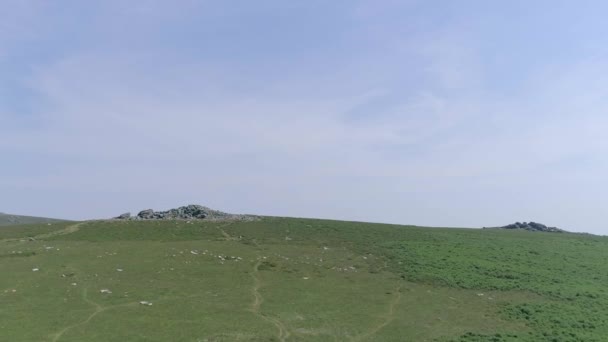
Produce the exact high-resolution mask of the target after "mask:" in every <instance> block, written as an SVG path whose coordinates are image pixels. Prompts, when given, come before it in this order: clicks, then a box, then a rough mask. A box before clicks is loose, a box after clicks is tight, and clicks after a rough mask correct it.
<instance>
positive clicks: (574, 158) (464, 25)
mask: <svg viewBox="0 0 608 342" xmlns="http://www.w3.org/2000/svg"><path fill="white" fill-rule="evenodd" d="M607 12H608V2H605V1H555V0H553V1H544V0H536V1H518V0H514V1H481V0H480V1H469V0H463V1H433V0H424V1H416V0H411V1H410V0H403V1H393V0H350V1H342V0H335V1H320V0H308V1H283V0H268V1H267V0H257V1H244V0H232V1H219V0H217V1H214V0H208V1H205V0H201V1H194V0H181V1H180V0H172V1H155V0H139V1H127V2H125V1H118V0H104V1H76V0H74V1H69V0H58V1H46V0H0V211H2V212H9V213H15V214H28V215H38V216H50V217H59V218H69V219H92V218H106V217H112V216H116V215H118V214H121V213H123V212H126V211H131V212H133V213H137V212H138V211H139V210H142V209H147V208H154V209H158V210H164V209H169V208H173V207H177V206H180V205H186V204H191V203H196V204H202V205H206V206H209V207H212V208H215V209H220V210H224V211H229V212H236V213H253V214H261V215H273V216H297V217H318V218H332V219H345V220H357V221H374V222H387V223H401V224H415V225H428V226H447V227H483V226H499V225H505V224H509V223H512V222H515V221H536V222H542V223H545V224H547V225H550V226H558V227H561V228H564V229H568V230H572V231H585V232H591V233H597V234H608V222H607V221H606V215H605V212H606V203H608V178H607V175H608V135H607V134H606V132H608V77H607V75H608V38H607V37H608V22H607V21H606V20H605V13H607Z"/></svg>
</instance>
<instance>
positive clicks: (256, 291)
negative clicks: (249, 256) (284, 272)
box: [250, 259, 291, 342]
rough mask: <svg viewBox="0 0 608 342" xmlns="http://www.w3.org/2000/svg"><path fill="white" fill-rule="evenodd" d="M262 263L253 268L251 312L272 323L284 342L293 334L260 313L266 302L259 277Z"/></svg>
mask: <svg viewBox="0 0 608 342" xmlns="http://www.w3.org/2000/svg"><path fill="white" fill-rule="evenodd" d="M261 263H262V260H261V259H259V260H258V262H257V263H256V264H255V266H254V267H253V272H252V273H251V277H252V278H253V287H252V288H251V293H252V294H253V302H251V308H250V311H251V312H253V314H254V315H256V316H258V317H260V318H262V319H263V320H265V321H267V322H269V323H272V324H273V325H274V326H275V327H276V328H277V330H278V334H277V337H278V339H279V341H282V342H284V341H285V340H286V339H287V338H288V337H289V336H290V335H291V334H290V333H289V331H288V330H287V328H286V327H285V325H284V324H283V323H282V322H281V321H279V320H278V319H276V318H272V317H269V316H266V315H264V314H263V313H261V312H260V307H261V306H262V303H263V302H264V297H262V294H260V288H261V287H262V281H261V280H260V278H259V277H258V273H259V269H258V268H259V267H260V264H261Z"/></svg>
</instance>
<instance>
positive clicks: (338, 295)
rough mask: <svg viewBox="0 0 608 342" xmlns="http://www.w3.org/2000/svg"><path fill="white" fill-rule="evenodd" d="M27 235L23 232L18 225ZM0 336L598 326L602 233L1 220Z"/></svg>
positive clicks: (605, 267) (172, 336) (392, 334)
mask: <svg viewBox="0 0 608 342" xmlns="http://www.w3.org/2000/svg"><path fill="white" fill-rule="evenodd" d="M30 236H31V237H34V239H31V241H30V239H27V237H30ZM0 273H1V274H3V275H10V276H3V277H0V303H1V306H0V331H2V333H1V334H0V340H5V341H53V342H56V341H444V342H446V341H605V340H606V336H608V297H607V293H606V287H605V284H607V283H608V238H604V237H597V236H589V235H578V234H569V233H564V234H551V233H537V232H536V233H535V232H528V231H510V230H474V229H444V228H422V227H412V226H395V225H381V224H370V223H355V222H340V221H328V220H313V219H293V218H263V219H262V220H260V221H253V222H204V221H193V222H187V221H99V222H86V223H79V224H74V223H57V224H53V225H51V226H48V225H27V226H20V227H18V228H16V227H9V228H3V229H2V230H0Z"/></svg>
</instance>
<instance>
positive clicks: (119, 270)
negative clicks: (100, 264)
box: [116, 268, 124, 272]
mask: <svg viewBox="0 0 608 342" xmlns="http://www.w3.org/2000/svg"><path fill="white" fill-rule="evenodd" d="M116 271H118V272H122V271H124V270H123V269H122V268H117V269H116Z"/></svg>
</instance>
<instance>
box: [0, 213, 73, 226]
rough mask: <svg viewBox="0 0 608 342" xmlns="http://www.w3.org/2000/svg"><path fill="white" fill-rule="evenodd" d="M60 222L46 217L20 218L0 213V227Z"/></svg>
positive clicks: (19, 216)
mask: <svg viewBox="0 0 608 342" xmlns="http://www.w3.org/2000/svg"><path fill="white" fill-rule="evenodd" d="M59 221H61V220H57V219H50V218H46V217H34V216H21V215H11V214H5V213H0V227H1V226H13V225H17V224H33V223H53V222H59Z"/></svg>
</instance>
